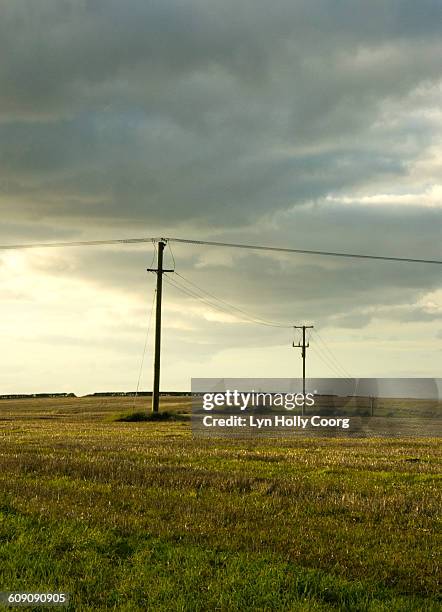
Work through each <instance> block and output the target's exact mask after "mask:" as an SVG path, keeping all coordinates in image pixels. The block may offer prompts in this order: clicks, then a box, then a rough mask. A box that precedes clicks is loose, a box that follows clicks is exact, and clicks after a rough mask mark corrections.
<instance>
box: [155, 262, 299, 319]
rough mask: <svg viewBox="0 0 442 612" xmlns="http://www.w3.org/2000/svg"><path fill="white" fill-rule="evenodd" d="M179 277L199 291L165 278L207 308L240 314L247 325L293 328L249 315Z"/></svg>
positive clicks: (234, 314)
mask: <svg viewBox="0 0 442 612" xmlns="http://www.w3.org/2000/svg"><path fill="white" fill-rule="evenodd" d="M175 274H178V273H177V272H175ZM178 276H180V277H181V278H182V279H183V280H185V281H186V282H187V283H189V284H191V285H193V286H194V287H196V288H197V289H198V291H196V290H195V289H191V288H190V287H188V286H186V285H184V284H183V283H181V282H179V281H177V279H176V278H171V277H170V276H165V280H166V282H168V283H169V284H171V285H173V286H174V287H175V288H176V289H178V290H179V291H181V292H183V293H185V294H186V295H188V296H189V297H192V298H195V299H197V300H198V301H200V302H202V303H203V304H205V305H206V306H209V307H210V308H213V309H215V310H219V311H221V312H224V313H226V314H228V315H230V316H236V317H238V313H240V314H241V315H242V319H243V320H244V321H245V322H247V323H255V324H256V325H263V326H265V327H278V328H283V329H291V328H292V327H293V326H292V325H287V324H283V323H277V322H276V321H267V320H266V319H261V318H259V317H255V316H254V315H251V314H248V313H247V312H245V311H244V310H242V309H240V308H238V307H237V306H233V305H232V304H229V303H228V302H226V301H225V300H222V299H221V298H217V297H216V296H214V295H213V294H212V293H209V292H208V291H205V290H204V289H201V288H200V287H198V285H195V283H192V282H191V281H188V280H187V279H185V278H184V277H183V276H182V275H181V274H179V275H178ZM204 294H206V295H204ZM206 296H210V297H206ZM235 311H237V312H235Z"/></svg>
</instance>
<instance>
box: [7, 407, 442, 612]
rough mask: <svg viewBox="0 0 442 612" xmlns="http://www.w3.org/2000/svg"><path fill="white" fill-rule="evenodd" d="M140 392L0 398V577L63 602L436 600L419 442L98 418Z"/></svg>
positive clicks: (431, 524)
mask: <svg viewBox="0 0 442 612" xmlns="http://www.w3.org/2000/svg"><path fill="white" fill-rule="evenodd" d="M147 401H148V400H147V399H146V398H143V399H137V400H136V405H135V406H133V401H132V400H131V399H129V398H121V397H118V398H93V399H91V398H79V399H77V398H66V399H64V398H61V399H59V398H57V399H41V400H3V401H1V402H0V433H1V451H0V453H1V459H0V480H1V493H0V568H1V569H0V571H1V584H0V590H3V591H12V590H15V591H27V592H48V591H64V592H68V593H70V594H71V603H70V609H71V610H155V611H156V610H164V611H166V610H167V611H174V610H186V611H187V610H188V611H192V612H193V611H195V612H197V611H204V612H205V611H212V610H225V611H230V610H232V611H233V610H238V611H239V610H241V611H243V610H303V611H307V610H314V611H319V610H361V611H362V610H364V611H365V610H367V611H375V610H376V611H377V610H383V611H385V612H386V611H407V610H425V611H433V610H434V611H436V610H440V609H441V605H442V602H441V600H440V598H439V595H440V593H439V592H438V576H440V575H441V567H440V552H441V539H440V535H439V534H438V531H437V527H438V514H439V513H440V508H441V507H442V504H441V489H440V473H441V469H440V468H441V456H442V451H441V445H440V442H439V441H438V440H437V439H434V438H425V439H424V438H423V439H408V440H398V439H371V440H365V439H359V440H350V439H328V440H325V439H324V440H321V439H316V440H307V439H296V440H289V439H286V440H284V439H266V440H261V441H260V440H257V439H254V440H223V439H215V440H213V439H204V440H201V439H193V438H192V435H191V432H190V426H189V424H188V422H187V421H186V420H183V421H173V422H140V423H138V422H133V423H127V422H115V421H114V420H113V415H117V414H119V413H122V412H127V411H130V410H132V409H135V410H140V409H141V408H142V407H143V406H144V404H145V403H146V402H147ZM188 401H189V400H188V399H186V400H184V401H180V400H179V399H178V400H177V399H176V398H173V399H170V400H169V401H168V400H167V399H165V400H164V401H163V409H167V410H169V411H178V412H183V411H184V412H186V411H188ZM35 609H37V608H35Z"/></svg>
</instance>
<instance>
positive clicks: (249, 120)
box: [0, 0, 442, 227]
mask: <svg viewBox="0 0 442 612" xmlns="http://www.w3.org/2000/svg"><path fill="white" fill-rule="evenodd" d="M1 11H2V19H1V22H0V23H1V25H0V53H1V57H2V59H3V61H2V64H1V68H0V118H1V120H2V122H3V125H2V126H1V129H0V139H1V142H2V147H1V162H2V169H1V204H0V206H1V209H2V212H3V215H4V216H6V218H12V217H13V216H14V217H15V218H16V219H20V218H22V219H23V220H26V219H33V220H40V221H42V222H43V221H45V220H48V219H53V220H54V221H56V222H57V223H60V222H63V223H66V218H67V217H71V218H72V223H73V224H75V225H77V226H78V227H81V226H82V223H84V221H85V220H89V221H91V222H93V223H96V224H100V225H102V224H103V223H106V222H107V223H108V224H110V225H111V224H118V225H121V223H124V224H127V225H130V224H132V223H139V222H140V221H145V222H151V223H155V224H161V223H163V224H167V225H170V224H171V223H180V222H183V221H189V220H190V221H193V222H196V223H199V224H202V225H204V224H207V223H216V224H218V225H222V224H223V223H225V224H226V225H233V224H238V223H239V224H243V225H247V224H249V223H250V220H251V217H252V215H254V216H260V215H262V214H263V213H264V212H266V211H269V210H277V209H284V208H287V207H288V206H289V205H291V204H293V203H296V202H302V201H305V200H308V199H315V198H321V197H323V196H324V195H326V194H327V193H329V192H331V191H332V192H333V191H334V192H337V191H339V190H342V189H344V188H347V189H348V188H351V187H353V186H354V185H358V184H360V183H361V182H367V181H370V180H371V179H374V178H375V177H379V176H382V175H391V176H396V177H401V176H403V175H404V174H405V173H406V170H407V167H406V162H407V156H406V155H405V157H404V151H403V150H402V151H401V153H400V155H399V153H398V152H397V151H396V150H395V146H392V148H391V149H388V148H387V150H385V148H384V147H382V149H381V148H380V147H379V146H376V145H375V144H374V142H377V139H378V138H379V134H380V133H381V130H380V131H378V132H377V133H375V134H371V133H367V130H368V129H369V128H370V126H372V124H373V122H374V121H375V120H376V118H377V116H378V113H379V112H380V108H381V107H382V104H383V102H384V101H389V102H391V101H392V100H393V101H394V100H401V99H402V98H403V97H404V96H406V95H407V94H408V93H409V92H410V91H412V90H413V89H415V88H416V87H417V86H418V85H420V84H426V85H428V84H429V83H431V82H434V81H435V80H436V79H437V78H439V77H440V74H441V62H440V58H441V49H442V46H441V43H440V33H441V23H442V21H441V20H440V19H438V18H437V17H438V16H439V15H440V13H441V7H440V3H438V2H431V1H426V2H422V3H419V4H415V3H411V2H387V3H385V2H372V3H366V2H356V3H355V2H340V3H336V2H330V1H322V2H316V3H310V2H276V3H271V4H269V3H268V2H256V1H254V2H247V1H243V2H239V3H237V2H235V3H233V2H222V3H221V2H197V1H194V2H188V3H185V4H183V3H180V2H148V3H146V2H141V1H131V2H127V3H121V2H116V1H115V2H109V1H106V2H100V1H95V2H94V1H90V2H86V1H84V2H78V1H75V2H69V1H66V2H59V1H58V0H57V2H55V1H41V2H38V3H32V4H29V3H27V2H22V1H20V0H18V1H17V2H14V3H10V2H2V3H1ZM402 129H403V128H402ZM421 131H425V126H422V130H421ZM401 135H402V137H403V136H404V132H403V131H402V132H401V131H400V130H399V134H398V136H399V140H401V138H400V136H401ZM361 138H365V139H366V140H365V144H362V143H361V141H360V139H361ZM430 138H431V136H430V130H429V129H428V139H430ZM417 144H421V143H420V142H419V143H416V146H415V148H413V147H412V148H411V149H412V150H411V151H409V152H408V156H411V157H413V155H415V154H416V152H417V150H418V147H417ZM305 147H314V150H311V151H308V150H307V151H306V150H305ZM60 219H61V221H60ZM57 220H58V221H57Z"/></svg>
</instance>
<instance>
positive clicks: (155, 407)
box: [147, 238, 174, 412]
mask: <svg viewBox="0 0 442 612" xmlns="http://www.w3.org/2000/svg"><path fill="white" fill-rule="evenodd" d="M165 247H166V241H165V240H164V239H163V238H162V239H161V240H160V241H159V242H158V262H157V266H158V267H157V268H147V271H148V272H156V275H157V303H156V312H155V360H154V367H153V391H152V412H158V411H159V407H160V362H161V299H162V296H163V274H164V273H165V272H174V270H164V269H163V253H164V249H165Z"/></svg>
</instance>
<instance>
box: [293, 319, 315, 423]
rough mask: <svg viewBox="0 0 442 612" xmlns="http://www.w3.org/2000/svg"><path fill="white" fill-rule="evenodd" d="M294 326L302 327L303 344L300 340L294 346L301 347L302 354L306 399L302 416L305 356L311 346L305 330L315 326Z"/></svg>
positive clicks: (295, 326) (303, 373)
mask: <svg viewBox="0 0 442 612" xmlns="http://www.w3.org/2000/svg"><path fill="white" fill-rule="evenodd" d="M293 327H294V328H295V329H302V344H301V343H300V342H298V344H295V343H294V342H293V346H294V347H300V348H301V356H302V394H303V396H304V401H303V403H302V416H304V407H305V357H306V351H305V349H306V348H308V347H309V346H310V343H309V342H307V344H306V343H305V330H306V329H313V327H314V326H313V325H294V326H293Z"/></svg>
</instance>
